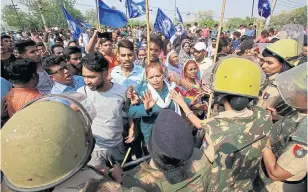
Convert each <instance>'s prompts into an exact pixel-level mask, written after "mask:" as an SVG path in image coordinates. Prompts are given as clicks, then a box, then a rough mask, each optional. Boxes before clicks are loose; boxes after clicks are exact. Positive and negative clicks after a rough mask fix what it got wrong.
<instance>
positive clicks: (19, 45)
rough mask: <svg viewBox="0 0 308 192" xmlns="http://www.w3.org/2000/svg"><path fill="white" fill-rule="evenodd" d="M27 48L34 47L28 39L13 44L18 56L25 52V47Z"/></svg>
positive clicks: (33, 43)
mask: <svg viewBox="0 0 308 192" xmlns="http://www.w3.org/2000/svg"><path fill="white" fill-rule="evenodd" d="M29 46H36V44H35V42H34V41H32V40H30V39H28V40H21V41H18V42H17V43H16V44H15V47H16V48H17V51H18V53H19V54H21V53H24V52H26V51H27V50H26V47H29Z"/></svg>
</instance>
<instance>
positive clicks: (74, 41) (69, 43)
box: [67, 40, 78, 47]
mask: <svg viewBox="0 0 308 192" xmlns="http://www.w3.org/2000/svg"><path fill="white" fill-rule="evenodd" d="M72 43H76V44H77V45H78V43H77V41H76V40H72V41H70V42H68V44H67V46H68V47H70V45H71V44H72Z"/></svg>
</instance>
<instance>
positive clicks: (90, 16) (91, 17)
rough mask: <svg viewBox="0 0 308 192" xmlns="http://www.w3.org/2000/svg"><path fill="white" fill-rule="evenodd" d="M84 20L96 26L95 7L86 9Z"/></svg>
mask: <svg viewBox="0 0 308 192" xmlns="http://www.w3.org/2000/svg"><path fill="white" fill-rule="evenodd" d="M84 18H85V21H86V22H87V23H89V24H90V25H92V26H93V27H94V26H97V14H96V9H88V10H87V11H86V13H85V16H84Z"/></svg>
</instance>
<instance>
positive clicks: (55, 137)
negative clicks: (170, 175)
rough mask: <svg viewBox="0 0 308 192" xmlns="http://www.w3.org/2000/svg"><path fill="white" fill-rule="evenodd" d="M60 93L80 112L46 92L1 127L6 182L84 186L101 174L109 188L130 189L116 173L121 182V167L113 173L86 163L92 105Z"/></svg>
mask: <svg viewBox="0 0 308 192" xmlns="http://www.w3.org/2000/svg"><path fill="white" fill-rule="evenodd" d="M57 97H60V98H57V99H61V100H63V99H68V101H69V102H70V103H72V104H73V105H74V106H75V108H76V110H77V109H78V110H79V112H78V113H77V112H75V111H74V110H73V109H72V108H70V107H68V106H67V105H64V104H62V103H60V102H57V101H55V99H56V98H54V96H52V97H50V99H48V97H44V98H42V99H40V100H38V101H36V102H34V103H33V104H30V105H29V106H26V107H25V108H24V109H22V110H20V111H18V112H17V113H16V114H15V115H14V116H13V117H12V118H11V119H9V121H8V122H7V123H6V124H5V125H4V127H3V128H2V129H1V136H2V139H1V147H2V152H1V170H2V171H3V174H4V181H5V184H6V186H7V187H8V188H9V189H11V190H14V191H44V190H49V191H51V190H54V191H80V190H81V189H83V188H84V186H85V184H86V183H87V181H88V180H90V179H97V180H99V181H100V183H101V184H102V185H100V186H97V187H101V188H103V189H105V190H104V191H112V190H114V191H120V190H121V191H122V190H124V191H125V190H128V189H125V188H124V187H122V186H121V185H120V184H119V183H117V182H115V181H114V180H113V179H112V177H115V178H116V179H117V181H119V182H121V176H122V175H121V174H122V173H121V170H120V169H119V167H118V168H116V171H115V172H114V174H113V175H112V174H109V175H110V176H108V174H106V175H103V174H102V171H101V170H96V169H94V168H92V169H90V168H89V167H87V166H85V165H86V164H87V162H88V161H89V160H90V155H91V153H92V150H93V148H94V140H93V137H92V132H91V122H92V121H91V118H90V116H89V111H90V110H88V111H86V109H85V108H86V107H83V106H82V105H81V104H79V103H78V102H76V101H74V100H72V99H69V98H67V97H61V96H57ZM88 106H89V105H88ZM116 174H118V175H116ZM119 174H120V175H119ZM88 186H89V185H88ZM92 187H93V186H92ZM136 190H137V191H143V190H141V189H136Z"/></svg>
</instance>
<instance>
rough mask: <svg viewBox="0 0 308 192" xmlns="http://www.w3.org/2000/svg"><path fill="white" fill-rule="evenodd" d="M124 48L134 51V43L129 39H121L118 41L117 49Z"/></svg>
mask: <svg viewBox="0 0 308 192" xmlns="http://www.w3.org/2000/svg"><path fill="white" fill-rule="evenodd" d="M121 47H122V48H126V49H129V50H131V51H134V44H133V42H131V41H129V40H122V41H120V42H119V43H118V50H120V48H121Z"/></svg>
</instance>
